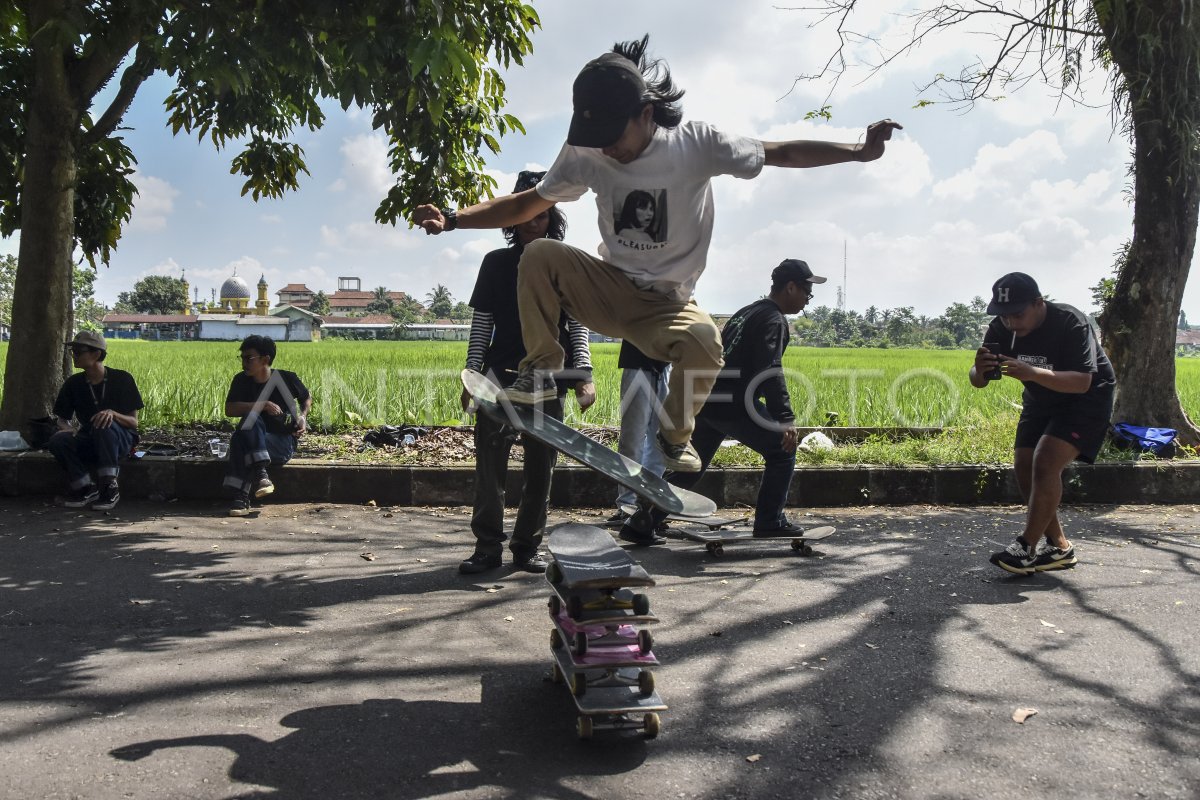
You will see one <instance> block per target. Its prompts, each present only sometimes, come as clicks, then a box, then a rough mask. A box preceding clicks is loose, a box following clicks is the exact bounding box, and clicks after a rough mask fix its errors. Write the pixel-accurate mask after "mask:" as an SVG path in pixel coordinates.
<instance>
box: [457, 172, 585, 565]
mask: <svg viewBox="0 0 1200 800" xmlns="http://www.w3.org/2000/svg"><path fill="white" fill-rule="evenodd" d="M544 174H545V173H542V172H528V171H526V172H522V173H521V174H520V175H518V176H517V184H516V188H515V190H514V191H518V192H519V191H524V190H526V189H529V188H531V187H533V186H534V185H536V184H537V182H538V181H539V180H540V179H541V177H542V175H544ZM566 233H567V218H566V216H564V215H563V213H562V211H560V210H559V209H558V208H557V207H556V206H551V207H550V208H548V209H545V210H543V211H541V212H539V213H538V214H536V215H535V216H533V217H532V218H531V219H528V220H526V221H525V222H522V223H521V224H519V225H510V226H508V227H506V228H505V229H504V238H505V241H507V242H508V247H505V248H501V249H500V250H493V251H492V252H490V253H488V254H487V255H486V256H484V258H483V263H482V264H481V265H480V267H479V276H478V277H477V278H476V280H475V291H474V292H473V293H472V294H471V303H470V305H471V308H472V309H474V314H473V315H472V317H471V338H470V343H469V344H468V345H467V369H471V370H475V371H476V372H481V373H484V374H486V375H488V376H489V377H490V378H491V380H492V381H493V382H494V383H496V384H498V385H500V386H509V385H510V384H512V382H513V381H514V380H515V379H516V377H517V368H518V366H519V365H520V363H521V359H522V358H524V357H525V346H524V344H523V342H522V340H521V317H520V312H519V310H518V308H517V275H518V271H519V270H518V265H519V263H520V260H521V253H522V252H523V251H524V249H525V248H526V247H528V246H529V244H530V243H531V242H534V241H539V240H541V239H551V240H554V241H559V240H561V239H562V238H563V237H564V236H565V235H566ZM556 329H557V331H558V336H559V337H560V340H561V342H562V346H563V347H564V348H565V350H566V352H567V353H569V354H570V359H569V361H568V362H567V363H568V365H569V367H570V371H569V373H563V374H560V376H559V383H561V384H562V385H563V386H564V387H565V386H566V385H567V383H568V381H569V382H571V383H573V384H574V388H575V397H576V400H577V401H578V403H579V408H580V409H581V410H585V409H587V408H588V406H590V405H591V404H592V403H594V402H595V400H596V388H595V386H593V384H592V377H591V370H592V360H591V352H590V350H589V349H588V335H589V331H588V330H587V328H585V327H583V326H582V325H580V324H579V323H578V322H576V321H575V320H573V319H571V318H570V317H568V316H567V315H566V314H565V313H560V315H559V320H558V325H557V328H556ZM565 391H566V390H565V388H564V389H563V392H564V393H565ZM461 401H462V406H463V408H464V409H466V408H468V407H469V405H470V401H471V396H470V394H469V393H468V392H467V390H466V389H463V392H462V400H461ZM541 408H542V411H543V413H545V414H548V415H550V416H552V417H554V418H555V419H558V420H561V419H562V418H563V398H562V395H561V394H559V395H556V396H555V397H554V398H553V399H552V400H550V401H548V402H546V403H544V404H543V405H542V407H541ZM517 436H518V431H517V430H516V429H515V428H513V427H512V426H511V425H505V424H503V423H500V422H497V421H496V420H494V419H492V418H491V417H489V416H488V415H486V414H478V415H477V416H476V417H475V505H474V510H473V512H472V514H471V532H472V533H473V534H474V535H475V550H474V552H473V553H472V554H471V555H470V556H468V557H467V558H466V560H464V561H463V562H462V563H461V564H459V566H458V570H459V572H462V573H464V574H468V575H470V574H476V573H480V572H487V571H489V570H493V569H497V568H499V567H500V566H501V565H502V564H503V552H504V543H505V541H507V542H508V548H509V550H510V551H511V552H512V559H513V566H514V567H515V568H516V569H519V570H524V571H526V572H545V571H546V561H545V559H544V558H543V557H542V556H541V554H540V553H539V552H538V548H539V547H540V546H541V543H542V531H543V529H544V528H545V527H546V509H547V507H548V505H549V502H550V479H551V476H552V475H553V472H554V462H555V461H556V460H557V459H558V452H557V451H556V450H554V448H552V447H548V446H547V445H544V444H541V443H540V442H536V441H533V440H532V439H529V438H528V437H522V445H523V447H524V455H525V459H524V462H523V477H524V479H525V484H524V486H523V487H522V491H521V504H520V506H519V507H518V509H517V518H516V521H515V522H514V523H513V529H512V537H511V538H509V537H507V536H506V535H505V532H504V486H505V482H506V477H507V475H508V458H509V454H510V453H511V451H512V448H513V445H514V444H516V442H517Z"/></svg>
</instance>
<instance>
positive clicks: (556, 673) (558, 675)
mask: <svg viewBox="0 0 1200 800" xmlns="http://www.w3.org/2000/svg"><path fill="white" fill-rule="evenodd" d="M564 680H566V676H564V675H563V671H562V668H561V667H560V666H558V664H554V665H552V666H551V667H550V682H551V683H562V682H563V681H564Z"/></svg>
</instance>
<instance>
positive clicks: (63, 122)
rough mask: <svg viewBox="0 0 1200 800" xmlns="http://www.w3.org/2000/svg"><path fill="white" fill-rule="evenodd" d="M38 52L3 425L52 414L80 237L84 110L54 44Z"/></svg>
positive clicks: (0, 408)
mask: <svg viewBox="0 0 1200 800" xmlns="http://www.w3.org/2000/svg"><path fill="white" fill-rule="evenodd" d="M51 50H52V52H50V53H38V54H35V57H34V63H35V73H36V74H35V77H34V84H33V88H32V91H31V93H30V100H29V120H28V124H27V126H26V129H25V130H26V134H25V141H26V145H25V164H24V174H23V176H22V181H21V245H20V249H19V251H18V254H17V259H18V261H17V276H16V283H15V285H14V287H13V309H12V340H11V341H10V342H9V346H8V358H7V361H6V362H5V368H4V402H3V404H2V405H0V430H18V429H19V430H25V431H26V432H27V427H28V422H29V419H30V418H31V417H39V416H42V415H44V414H47V413H49V411H50V409H51V406H52V405H53V403H54V398H55V396H56V395H57V394H58V389H59V386H61V385H62V381H63V369H62V364H63V350H62V346H63V342H65V341H66V340H67V338H68V334H69V331H68V330H67V328H68V326H69V325H70V311H71V270H72V250H73V248H74V242H75V208H74V205H75V179H76V164H75V147H76V142H75V136H76V134H77V132H78V130H79V116H78V112H77V111H75V108H74V106H75V104H74V102H73V98H72V95H71V92H70V88H69V82H68V80H67V76H66V74H65V70H64V68H63V66H62V64H63V61H62V58H61V55H60V54H59V53H58V52H57V51H56V49H55V48H51Z"/></svg>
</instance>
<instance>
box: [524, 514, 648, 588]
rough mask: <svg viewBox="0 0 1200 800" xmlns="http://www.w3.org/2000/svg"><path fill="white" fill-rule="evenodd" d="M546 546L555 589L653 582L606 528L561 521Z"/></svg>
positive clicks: (550, 579)
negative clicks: (552, 558) (550, 556)
mask: <svg viewBox="0 0 1200 800" xmlns="http://www.w3.org/2000/svg"><path fill="white" fill-rule="evenodd" d="M546 549H548V550H549V551H550V555H552V556H553V557H554V561H553V562H552V563H551V564H550V568H549V569H548V570H546V579H547V580H548V581H550V585H552V586H553V587H554V588H555V591H559V590H560V589H562V590H565V591H568V592H569V591H575V590H581V589H620V588H623V587H626V586H653V585H654V579H653V578H651V577H650V575H649V573H647V572H646V570H644V569H642V567H641V566H640V565H639V564H638V563H637V562H636V561H634V560H633V558H632V557H631V556H630V555H629V553H627V552H626V551H625V550H624V549H623V548H622V547H621V546H620V545H618V544H617V542H616V540H615V539H613V537H612V534H610V533H609V532H608V531H606V530H604V529H603V528H597V527H595V526H594V525H580V524H578V523H567V524H565V525H559V526H558V527H556V528H555V529H554V530H553V531H552V532H551V533H550V536H549V537H547V540H546ZM563 599H564V600H566V598H565V597H564V598H563Z"/></svg>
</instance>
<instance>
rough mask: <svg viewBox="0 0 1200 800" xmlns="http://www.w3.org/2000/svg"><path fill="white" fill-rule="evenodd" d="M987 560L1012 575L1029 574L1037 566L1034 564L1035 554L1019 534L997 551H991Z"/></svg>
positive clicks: (1035, 560) (1034, 570) (1035, 569)
mask: <svg viewBox="0 0 1200 800" xmlns="http://www.w3.org/2000/svg"><path fill="white" fill-rule="evenodd" d="M988 560H989V561H991V562H992V563H993V564H995V565H996V566H997V567H999V568H1000V569H1003V570H1007V571H1008V572H1011V573H1013V574H1014V575H1029V574H1030V573H1032V572H1036V571H1037V567H1035V566H1034V564H1036V563H1037V554H1036V553H1034V551H1033V548H1032V547H1030V546H1029V545H1027V544H1025V540H1024V539H1022V538H1021V537H1020V536H1018V537H1017V540H1016V541H1015V542H1013V543H1012V544H1010V545H1009V546H1008V547H1006V548H1004V549H1003V550H1001V551H1000V552H999V553H992V557H991V558H990V559H988Z"/></svg>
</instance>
